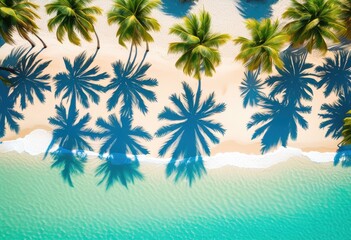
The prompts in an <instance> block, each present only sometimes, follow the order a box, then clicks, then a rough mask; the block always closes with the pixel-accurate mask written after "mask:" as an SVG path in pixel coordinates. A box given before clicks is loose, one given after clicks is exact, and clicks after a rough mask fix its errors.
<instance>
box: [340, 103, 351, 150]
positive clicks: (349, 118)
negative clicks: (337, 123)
mask: <svg viewBox="0 0 351 240" xmlns="http://www.w3.org/2000/svg"><path fill="white" fill-rule="evenodd" d="M350 108H351V107H350ZM342 136H343V140H342V142H341V144H342V145H351V111H348V112H347V115H346V117H345V119H344V126H343V129H342Z"/></svg>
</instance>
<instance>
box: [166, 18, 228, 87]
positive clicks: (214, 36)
mask: <svg viewBox="0 0 351 240" xmlns="http://www.w3.org/2000/svg"><path fill="white" fill-rule="evenodd" d="M170 33H171V34H175V35H177V36H179V37H180V39H181V41H180V42H173V43H170V44H169V48H168V52H170V53H181V54H182V55H181V57H180V58H179V59H178V61H177V62H176V64H175V65H176V67H177V68H183V72H184V73H185V74H186V75H189V76H193V77H194V78H196V79H198V80H201V76H200V75H201V74H200V73H201V72H202V71H203V72H204V73H205V75H206V76H212V75H213V72H214V71H215V67H216V66H218V65H219V64H220V62H221V56H220V53H219V51H218V47H219V46H220V45H223V44H224V43H226V42H227V41H228V40H229V38H230V36H229V35H228V34H219V33H212V32H211V17H210V15H209V13H208V12H206V11H201V12H200V14H199V15H198V16H197V15H195V14H190V15H188V16H186V17H184V19H183V23H181V24H176V25H174V26H172V27H171V29H170Z"/></svg>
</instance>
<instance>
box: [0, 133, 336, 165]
mask: <svg viewBox="0 0 351 240" xmlns="http://www.w3.org/2000/svg"><path fill="white" fill-rule="evenodd" d="M51 138H52V134H51V132H49V131H46V130H42V129H37V130H34V131H33V132H31V133H30V134H28V135H27V136H25V137H24V138H19V139H16V140H12V141H5V142H3V143H2V144H0V153H6V152H11V151H16V152H19V153H23V152H26V153H28V154H30V155H39V154H42V153H45V151H46V149H47V146H48V145H49V144H50V141H51ZM53 150H55V149H53ZM87 154H88V155H92V156H98V154H97V153H95V152H87ZM334 156H335V153H332V152H326V153H320V152H303V151H302V150H300V149H298V148H291V147H287V148H284V147H280V148H278V149H277V150H275V151H273V152H270V153H267V154H264V155H258V154H245V153H239V152H227V153H219V154H216V155H214V156H211V157H204V163H205V166H206V167H207V168H209V169H213V168H221V167H224V166H234V167H241V168H258V169H259V168H269V167H271V166H273V165H276V164H278V163H282V162H285V161H287V160H289V159H291V158H293V157H306V158H308V159H310V160H311V161H313V162H318V163H325V162H332V161H333V160H334ZM138 159H139V161H140V162H145V163H146V162H147V163H156V164H166V163H167V162H168V161H169V159H164V158H163V159H162V158H155V157H151V156H138Z"/></svg>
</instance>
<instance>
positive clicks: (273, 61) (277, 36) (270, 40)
mask: <svg viewBox="0 0 351 240" xmlns="http://www.w3.org/2000/svg"><path fill="white" fill-rule="evenodd" d="M246 28H247V29H248V30H249V31H250V32H251V39H248V38H245V37H238V38H236V39H234V43H235V44H240V45H241V49H240V53H239V54H238V55H237V56H236V58H235V59H236V60H240V61H242V62H243V63H244V64H245V65H246V67H247V68H248V70H250V71H254V70H256V69H259V68H260V69H261V70H262V71H263V72H268V73H270V72H272V68H273V65H275V66H276V67H278V68H283V65H284V63H283V61H282V59H281V58H280V56H279V52H280V50H281V48H282V47H283V45H284V43H285V42H286V41H287V40H288V36H287V35H286V34H285V33H284V32H282V31H280V29H279V22H278V20H276V21H274V22H272V21H271V20H270V19H263V20H262V21H261V22H259V21H257V20H255V19H248V20H246Z"/></svg>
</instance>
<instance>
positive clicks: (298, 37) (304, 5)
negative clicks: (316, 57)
mask: <svg viewBox="0 0 351 240" xmlns="http://www.w3.org/2000/svg"><path fill="white" fill-rule="evenodd" d="M338 4H339V1H335V0H302V2H299V1H298V0H292V5H291V7H289V8H288V9H287V10H286V11H285V12H284V14H283V18H288V19H290V20H291V22H289V23H288V24H286V25H285V27H284V29H285V30H286V31H287V33H288V34H289V36H290V40H291V44H292V45H293V46H297V47H299V46H302V45H306V49H307V50H308V52H311V51H312V49H318V50H320V51H322V52H324V53H325V52H326V51H327V50H328V46H327V43H326V40H327V39H328V40H331V41H333V42H339V39H338V37H337V33H338V32H340V31H342V30H344V29H345V27H344V26H343V24H342V21H341V20H340V18H339V8H338V6H337V5H338Z"/></svg>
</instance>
